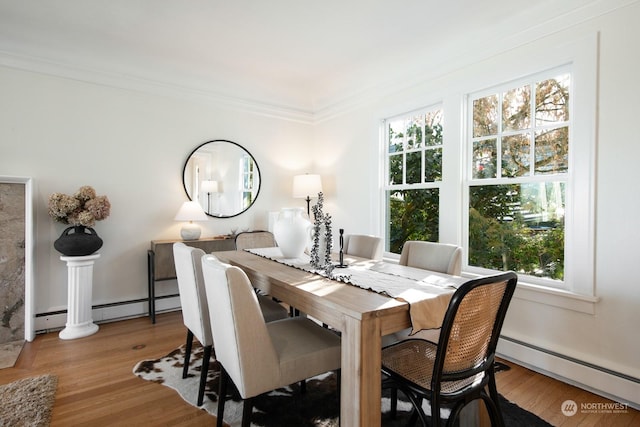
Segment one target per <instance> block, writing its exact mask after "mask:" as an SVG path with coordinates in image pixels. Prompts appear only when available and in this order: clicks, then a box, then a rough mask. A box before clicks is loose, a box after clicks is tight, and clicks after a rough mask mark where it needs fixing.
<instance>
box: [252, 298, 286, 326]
mask: <svg viewBox="0 0 640 427" xmlns="http://www.w3.org/2000/svg"><path fill="white" fill-rule="evenodd" d="M258 303H260V309H261V310H262V317H264V321H265V322H273V321H274V320H280V319H284V318H287V317H289V311H288V310H287V309H286V308H284V307H283V306H281V305H280V304H278V303H277V302H275V301H274V300H273V299H271V298H270V297H267V296H264V295H258Z"/></svg>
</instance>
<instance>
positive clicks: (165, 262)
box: [147, 236, 236, 323]
mask: <svg viewBox="0 0 640 427" xmlns="http://www.w3.org/2000/svg"><path fill="white" fill-rule="evenodd" d="M176 242H182V243H184V244H185V245H187V246H193V247H196V248H200V249H202V250H203V251H205V252H206V253H211V252H217V251H233V250H235V248H236V242H235V239H234V238H233V237H232V236H217V237H205V238H202V239H198V240H181V239H173V240H152V241H151V248H150V249H149V250H148V251H147V261H148V262H147V268H148V270H147V274H148V281H149V283H148V284H149V317H151V322H152V323H156V299H162V298H171V297H177V296H179V294H171V295H163V296H159V297H156V290H155V288H156V282H159V281H161V280H171V279H175V278H176V268H175V264H174V261H173V244H174V243H176Z"/></svg>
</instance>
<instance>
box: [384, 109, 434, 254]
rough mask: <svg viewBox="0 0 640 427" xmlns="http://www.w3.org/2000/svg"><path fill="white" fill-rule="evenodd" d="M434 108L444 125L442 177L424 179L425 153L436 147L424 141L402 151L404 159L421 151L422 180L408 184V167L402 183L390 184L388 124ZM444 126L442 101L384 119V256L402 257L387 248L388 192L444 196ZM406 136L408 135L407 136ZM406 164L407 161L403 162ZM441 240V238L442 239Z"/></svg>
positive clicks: (404, 169) (403, 169)
mask: <svg viewBox="0 0 640 427" xmlns="http://www.w3.org/2000/svg"><path fill="white" fill-rule="evenodd" d="M434 110H441V111H442V125H443V130H442V135H443V136H442V145H441V146H440V148H441V149H442V171H440V174H441V177H442V178H441V179H440V180H439V181H425V180H424V172H425V155H426V152H427V151H428V150H433V149H435V147H428V146H426V145H425V144H424V141H423V145H422V147H420V148H415V149H410V150H406V149H405V150H403V153H402V157H403V160H406V155H407V153H408V152H420V153H421V155H422V167H421V171H420V182H418V183H412V184H406V183H405V181H406V174H407V170H406V167H403V168H402V181H403V183H402V184H395V185H390V184H389V157H390V153H389V144H390V141H389V128H388V124H389V122H392V121H394V120H398V119H402V120H403V121H404V120H405V119H406V118H408V117H411V116H415V115H418V114H424V113H425V112H428V111H434ZM444 126H446V114H445V112H444V106H443V104H442V102H437V103H432V104H429V105H426V106H424V107H421V108H417V109H414V110H412V111H408V112H406V113H401V114H396V115H393V116H390V117H388V118H386V119H383V120H382V123H381V132H382V138H381V139H382V147H383V154H382V164H383V177H382V199H381V200H382V205H383V212H382V222H383V223H384V224H385V226H384V228H383V230H382V231H383V232H382V236H384V240H385V253H384V256H385V258H388V259H392V260H398V259H400V254H396V253H392V252H388V251H387V250H386V248H387V240H388V238H389V236H388V235H387V234H388V231H389V228H388V227H387V226H386V219H387V218H388V217H389V205H388V204H387V192H388V191H393V190H397V191H403V190H431V189H438V193H439V197H440V198H442V188H443V185H444V181H445V158H446V156H445V152H446V150H445V140H446V131H445V129H444ZM405 137H406V136H405ZM403 163H404V164H405V165H406V162H403ZM439 204H440V206H439V207H438V209H439V212H440V214H439V216H438V218H439V222H440V221H441V218H442V208H441V206H442V201H440V203H439ZM438 227H439V233H438V234H440V233H441V232H442V227H441V226H440V225H439V224H438ZM440 240H441V239H440Z"/></svg>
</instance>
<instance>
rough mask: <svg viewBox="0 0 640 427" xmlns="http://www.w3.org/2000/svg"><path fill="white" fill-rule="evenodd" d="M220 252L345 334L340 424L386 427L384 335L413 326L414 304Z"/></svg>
mask: <svg viewBox="0 0 640 427" xmlns="http://www.w3.org/2000/svg"><path fill="white" fill-rule="evenodd" d="M215 256H216V257H218V258H219V259H220V260H221V261H222V262H226V263H228V264H231V265H235V266H238V267H239V268H241V269H242V270H244V272H245V273H246V274H247V276H248V277H249V279H250V280H251V283H252V284H253V286H254V287H255V288H257V289H260V290H261V291H263V292H265V293H267V294H269V295H271V296H273V297H274V298H277V299H279V300H281V301H283V302H285V303H287V304H289V305H290V306H292V307H295V308H296V309H298V310H300V311H301V312H303V313H306V314H307V315H309V316H311V317H313V318H315V319H318V320H319V321H321V322H323V323H325V324H327V325H329V326H331V327H333V328H335V329H337V330H339V331H340V332H341V336H342V358H341V390H340V425H341V426H348V427H351V426H359V427H376V426H380V423H381V397H382V390H381V379H382V373H381V370H380V366H381V352H380V349H381V343H382V336H384V335H387V334H391V333H393V332H397V331H400V330H403V329H406V328H408V327H410V326H411V321H410V316H409V304H408V303H406V302H404V301H401V300H399V299H394V298H390V297H388V296H385V295H382V294H380V293H377V292H372V291H369V290H365V289H362V288H360V287H357V286H353V285H351V284H348V283H344V282H341V281H337V280H332V279H329V278H326V277H322V276H321V275H318V274H315V273H313V272H308V271H304V270H302V269H299V268H294V267H291V266H287V265H284V264H282V263H279V262H276V261H273V260H271V259H268V258H265V257H261V256H258V255H255V254H252V253H249V252H246V251H224V252H216V253H215ZM346 262H347V263H351V264H356V263H359V262H366V260H362V259H358V258H353V257H346ZM453 292H454V289H451V294H453Z"/></svg>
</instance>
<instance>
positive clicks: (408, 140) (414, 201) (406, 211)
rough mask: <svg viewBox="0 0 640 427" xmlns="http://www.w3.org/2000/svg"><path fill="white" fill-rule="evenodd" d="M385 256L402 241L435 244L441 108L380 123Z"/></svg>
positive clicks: (440, 147)
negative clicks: (427, 241) (383, 152)
mask: <svg viewBox="0 0 640 427" xmlns="http://www.w3.org/2000/svg"><path fill="white" fill-rule="evenodd" d="M384 128H385V146H386V150H385V164H386V168H385V170H386V172H385V175H386V181H385V208H386V209H385V211H386V218H385V219H386V221H385V223H386V227H387V229H386V232H385V236H386V250H387V251H388V252H392V253H396V254H399V253H400V252H401V250H402V245H403V244H404V242H405V241H407V240H429V241H438V236H439V229H438V228H439V205H440V201H439V198H440V186H441V183H442V131H443V113H442V108H440V107H433V108H426V109H424V110H421V111H415V112H412V113H409V114H405V115H402V116H397V117H393V118H390V119H387V120H385V122H384Z"/></svg>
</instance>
